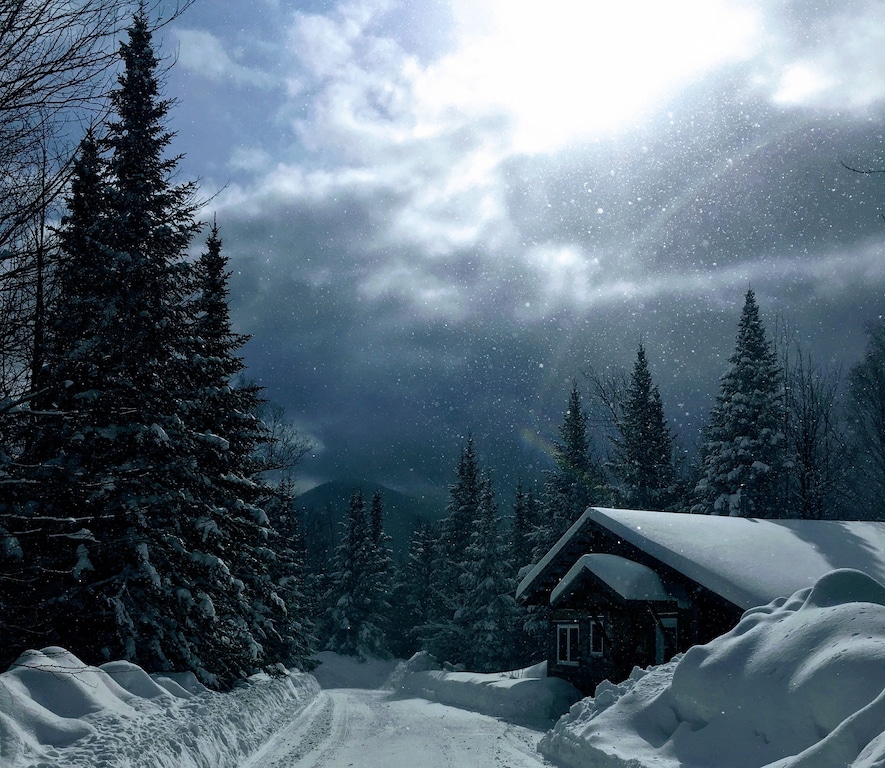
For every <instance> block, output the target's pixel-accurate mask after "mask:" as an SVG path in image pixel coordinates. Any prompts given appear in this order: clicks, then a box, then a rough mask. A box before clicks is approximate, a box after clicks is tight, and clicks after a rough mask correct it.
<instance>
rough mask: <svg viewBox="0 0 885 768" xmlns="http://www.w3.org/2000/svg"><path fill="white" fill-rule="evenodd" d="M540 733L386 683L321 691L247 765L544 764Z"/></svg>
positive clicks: (412, 767)
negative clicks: (398, 694) (395, 691)
mask: <svg viewBox="0 0 885 768" xmlns="http://www.w3.org/2000/svg"><path fill="white" fill-rule="evenodd" d="M541 735H542V734H541V733H540V732H538V731H533V730H531V729H528V728H523V727H521V726H517V725H512V724H509V723H505V722H503V721H501V720H497V719H495V718H492V717H486V716H485V715H479V714H476V713H473V712H467V711H465V710H461V709H456V708H454V707H447V706H444V705H442V704H435V703H432V702H429V701H425V700H423V699H397V698H394V697H392V694H390V693H388V692H386V691H377V690H358V689H335V690H328V691H323V692H321V693H320V695H319V696H318V697H317V698H316V699H315V700H314V701H313V702H312V703H311V704H310V705H309V706H308V707H307V709H305V710H304V711H303V712H302V713H301V714H300V715H299V716H298V718H296V719H295V720H294V721H293V722H292V723H291V724H290V725H288V726H286V727H284V728H282V729H281V730H280V731H279V732H278V733H277V734H276V736H275V737H274V738H273V739H272V740H271V741H269V742H268V743H267V744H266V745H265V747H264V748H263V749H262V750H261V751H260V752H259V753H258V754H256V755H255V756H254V757H253V758H252V760H250V762H249V763H248V764H247V766H245V767H244V768H321V767H322V768H539V766H549V765H550V763H548V762H546V761H545V760H544V759H543V758H542V757H541V756H540V755H539V754H538V753H537V752H536V751H535V747H536V745H537V743H538V740H539V739H540V738H541Z"/></svg>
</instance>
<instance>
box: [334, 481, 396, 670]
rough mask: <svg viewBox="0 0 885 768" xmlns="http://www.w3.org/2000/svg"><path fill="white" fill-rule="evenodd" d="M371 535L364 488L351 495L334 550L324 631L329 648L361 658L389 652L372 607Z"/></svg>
mask: <svg viewBox="0 0 885 768" xmlns="http://www.w3.org/2000/svg"><path fill="white" fill-rule="evenodd" d="M372 567H373V563H372V534H371V529H370V522H369V521H368V520H367V519H366V500H365V498H364V497H363V494H362V491H360V492H358V493H355V494H353V496H351V498H350V507H349V510H348V514H347V521H346V522H345V524H344V526H343V531H342V537H341V542H340V543H339V545H338V548H337V550H336V552H335V564H334V572H333V574H332V588H331V589H330V591H329V593H328V595H327V596H326V603H327V605H328V608H327V611H326V616H325V622H324V630H325V635H326V637H325V640H326V648H327V650H330V651H336V652H338V653H342V654H345V655H347V656H355V657H357V658H359V659H366V658H370V657H375V658H384V657H386V656H387V655H388V651H387V645H386V640H385V636H384V631H383V629H382V628H381V627H380V626H379V625H378V623H376V616H375V615H374V614H373V609H374V608H375V607H376V605H377V600H378V597H379V596H378V595H377V588H376V582H375V579H374V578H373V577H372V573H371V571H372Z"/></svg>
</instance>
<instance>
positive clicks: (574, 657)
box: [556, 622, 581, 667]
mask: <svg viewBox="0 0 885 768" xmlns="http://www.w3.org/2000/svg"><path fill="white" fill-rule="evenodd" d="M563 634H565V652H566V658H563V657H562V647H563V645H562V641H561V638H562V636H563ZM580 647H581V628H580V625H579V624H578V623H577V622H569V623H565V622H563V623H559V624H557V625H556V661H557V663H559V664H564V665H565V666H569V667H577V666H578V664H579V663H580Z"/></svg>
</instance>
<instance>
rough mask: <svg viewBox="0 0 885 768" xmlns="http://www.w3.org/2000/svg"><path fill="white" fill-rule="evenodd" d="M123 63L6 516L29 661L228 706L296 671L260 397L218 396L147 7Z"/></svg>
mask: <svg viewBox="0 0 885 768" xmlns="http://www.w3.org/2000/svg"><path fill="white" fill-rule="evenodd" d="M120 54H121V58H122V60H123V64H124V68H123V72H122V74H121V75H120V78H119V83H118V88H117V90H116V91H115V92H114V93H113V96H112V105H113V107H114V110H115V113H116V116H117V119H116V120H114V121H112V122H110V123H109V125H108V138H107V143H106V146H107V148H108V152H109V156H108V158H107V159H105V158H104V157H103V155H102V153H101V152H99V149H98V147H97V145H96V142H95V141H94V140H93V139H92V137H91V136H87V137H86V140H85V141H84V142H83V145H82V148H81V152H80V156H79V158H78V161H77V164H76V167H75V176H74V180H73V183H72V188H71V196H70V199H69V209H70V215H69V216H68V217H67V219H66V221H65V222H64V224H63V226H62V230H61V233H60V234H61V243H62V248H63V261H62V264H61V266H60V268H59V275H58V277H59V284H60V290H59V291H58V293H57V297H56V299H55V303H54V305H53V307H52V312H51V313H50V315H49V316H50V317H51V318H53V322H52V324H51V327H50V328H48V331H49V332H48V334H47V336H48V344H47V354H46V364H45V366H44V369H43V372H42V377H41V381H40V386H41V394H40V405H41V407H40V408H39V410H38V411H37V412H35V418H40V419H42V420H43V421H42V423H41V424H40V426H39V428H38V429H37V430H36V432H35V437H34V439H33V440H32V441H31V443H30V446H29V448H28V451H27V454H26V457H25V461H23V462H21V466H22V467H26V468H27V472H28V479H29V480H30V481H31V485H30V489H31V490H30V495H29V496H28V497H22V498H20V499H18V500H17V501H16V504H17V509H18V512H19V513H20V516H21V517H22V518H23V519H26V520H28V523H29V526H30V528H31V529H32V530H35V531H40V532H42V533H41V535H42V537H43V540H42V541H36V538H35V541H34V542H32V543H31V544H30V545H29V547H28V549H29V553H27V557H26V559H27V560H28V561H29V562H30V563H31V564H32V568H31V574H32V576H33V578H31V579H29V584H31V585H33V586H32V587H31V590H32V592H33V594H32V598H33V599H32V601H31V606H32V608H33V612H34V613H35V614H39V616H41V617H43V619H44V623H42V624H41V623H35V627H38V628H40V629H42V630H44V634H43V637H41V638H40V639H39V640H38V642H42V643H44V644H58V645H65V646H67V647H68V648H70V649H71V650H72V651H73V652H75V653H77V654H78V655H79V656H81V657H82V658H84V659H85V660H87V661H90V662H101V661H104V660H107V659H108V658H127V659H130V660H132V661H134V662H136V663H139V664H141V665H142V666H144V667H146V668H148V669H150V670H157V671H160V670H181V669H190V670H193V671H194V672H196V673H197V674H198V676H199V677H200V678H201V679H202V680H203V681H204V682H207V683H209V684H213V685H218V686H222V687H224V686H227V685H230V684H231V683H233V682H234V681H235V680H237V679H240V678H242V677H244V676H246V675H248V674H251V673H252V672H255V671H257V670H258V669H260V668H262V667H268V666H272V665H273V664H274V663H276V662H291V661H292V660H293V658H294V656H297V653H295V648H296V647H297V643H296V642H295V641H294V638H293V637H292V636H291V632H290V630H291V626H290V627H288V628H286V622H285V608H286V605H285V600H283V599H281V598H280V595H279V594H278V593H277V591H276V590H275V588H274V585H273V584H272V582H271V580H270V579H269V578H268V573H267V572H268V566H269V559H270V557H271V555H272V552H271V550H270V549H269V548H268V547H267V546H266V544H267V538H268V536H269V534H270V529H269V526H268V521H267V517H266V515H265V513H264V510H263V509H261V507H260V505H259V501H260V496H261V494H262V493H264V491H265V487H264V486H263V485H262V484H261V483H260V482H259V481H258V473H259V472H260V469H261V466H260V462H259V463H257V464H256V463H255V462H253V461H252V459H251V456H252V454H253V453H254V450H255V448H256V446H257V444H259V443H260V442H261V440H262V439H263V436H262V430H261V428H260V425H259V424H258V422H257V420H256V419H254V417H252V416H250V414H251V413H253V412H254V406H255V404H256V402H257V400H258V398H257V393H256V391H254V390H248V389H239V390H237V389H236V388H231V387H230V386H229V385H230V378H231V377H232V376H233V375H235V374H236V373H237V372H238V371H239V370H241V368H242V363H241V361H240V360H239V359H238V358H236V356H235V351H236V349H237V348H238V347H239V346H240V345H241V344H242V342H243V340H244V339H243V337H240V336H237V335H236V334H233V333H232V332H231V330H230V324H229V316H228V313H227V306H226V300H227V293H226V280H227V275H226V272H225V270H224V264H225V262H224V259H223V257H221V255H220V245H221V244H220V240H219V239H218V237H217V231H213V234H212V235H211V236H210V241H209V249H208V251H209V252H208V254H206V255H204V257H203V258H202V259H201V260H200V262H199V263H198V265H197V269H196V270H193V269H192V268H191V266H190V265H189V263H188V261H187V259H186V258H185V257H186V249H187V247H188V245H189V243H190V241H191V239H192V236H193V235H194V233H195V232H196V231H197V229H198V226H197V224H196V223H195V222H194V219H193V213H194V206H193V203H192V199H193V198H192V196H193V185H189V184H185V185H175V184H173V183H172V182H171V176H172V175H173V173H174V171H175V168H176V164H177V161H176V158H174V157H167V156H166V150H167V148H168V145H169V142H170V140H171V134H170V133H169V132H168V131H166V130H165V128H164V121H165V118H166V115H167V112H168V109H169V106H170V103H169V102H168V101H166V100H162V99H161V98H160V97H159V84H158V82H157V78H156V70H157V67H158V60H157V58H156V56H155V53H154V50H153V46H152V41H151V34H150V31H149V28H148V21H147V18H146V13H145V9H144V7H143V6H142V7H140V8H139V11H138V12H137V13H136V15H135V18H134V20H133V22H132V25H131V26H130V28H129V30H128V39H127V40H126V41H124V42H123V43H122V44H121V47H120ZM28 644H32V643H30V642H29V643H28Z"/></svg>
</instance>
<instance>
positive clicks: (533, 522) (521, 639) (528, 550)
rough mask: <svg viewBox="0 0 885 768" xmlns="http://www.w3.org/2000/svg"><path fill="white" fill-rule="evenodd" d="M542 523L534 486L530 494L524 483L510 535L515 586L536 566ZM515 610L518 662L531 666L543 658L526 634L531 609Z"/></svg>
mask: <svg viewBox="0 0 885 768" xmlns="http://www.w3.org/2000/svg"><path fill="white" fill-rule="evenodd" d="M540 520H541V505H540V503H539V501H538V499H537V497H536V496H535V492H534V489H533V488H532V487H531V486H530V487H529V488H528V490H524V489H523V484H522V480H520V481H519V482H518V483H517V486H516V496H515V498H514V503H513V522H512V525H511V531H510V553H509V560H510V563H511V566H510V568H511V571H512V573H513V580H514V585H515V586H518V585H519V581H520V576H521V575H522V574H523V573H524V572H525V570H527V569H528V568H530V567H531V565H532V560H533V558H532V554H533V549H534V542H535V532H536V530H537V528H538V525H539V524H540ZM515 586H514V591H515ZM515 610H516V614H515V619H514V622H513V626H512V634H513V655H514V660H515V662H516V663H517V664H526V665H527V664H530V663H532V661H533V660H534V658H535V657H536V656H538V655H539V651H538V649H537V648H536V646H537V643H536V641H535V637H534V635H532V636H529V635H528V634H527V633H526V628H525V625H526V622H527V621H528V619H529V613H528V608H527V606H524V605H521V604H518V603H517V604H516V606H515ZM545 634H546V633H545Z"/></svg>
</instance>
